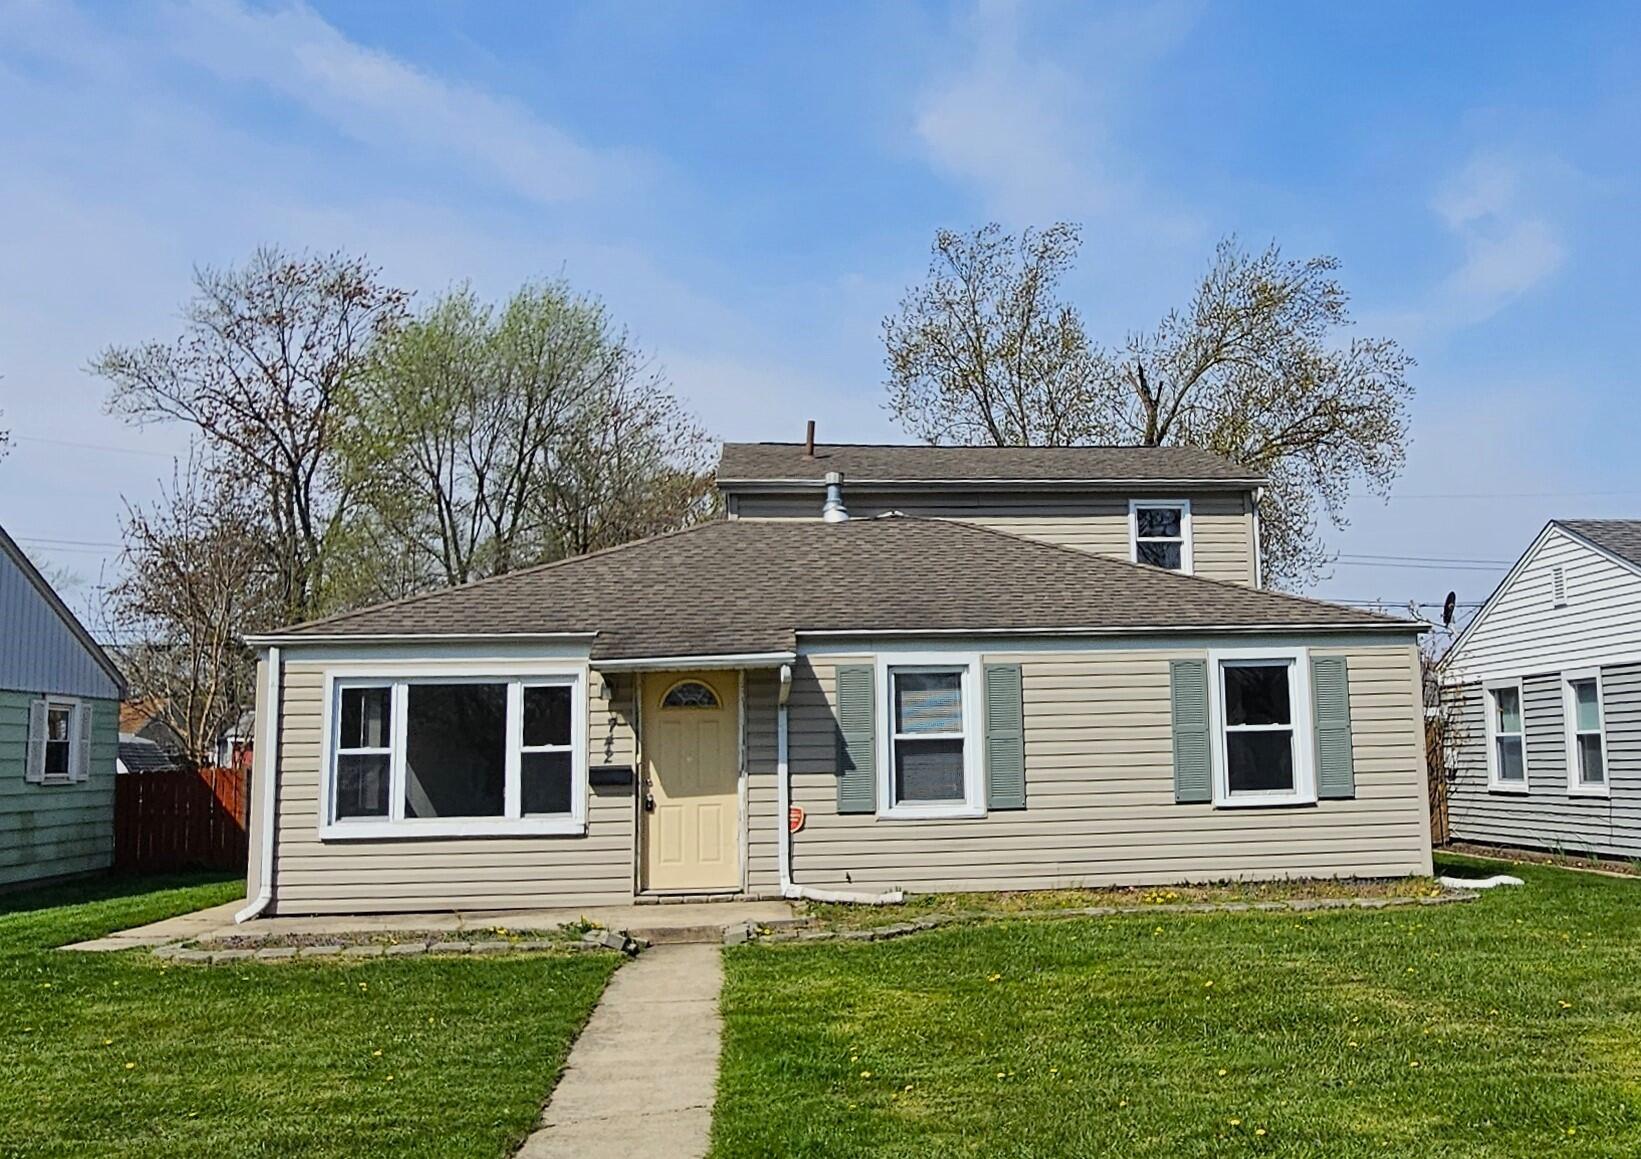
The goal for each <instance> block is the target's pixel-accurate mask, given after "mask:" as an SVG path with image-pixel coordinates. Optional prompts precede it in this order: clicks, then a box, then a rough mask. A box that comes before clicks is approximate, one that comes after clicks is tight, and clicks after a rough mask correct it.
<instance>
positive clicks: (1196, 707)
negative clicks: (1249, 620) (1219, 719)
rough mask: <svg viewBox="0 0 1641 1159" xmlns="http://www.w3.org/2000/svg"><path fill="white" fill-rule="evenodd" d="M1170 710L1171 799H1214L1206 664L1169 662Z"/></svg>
mask: <svg viewBox="0 0 1641 1159" xmlns="http://www.w3.org/2000/svg"><path fill="white" fill-rule="evenodd" d="M1169 682H1170V684H1171V685H1172V700H1173V712H1174V800H1175V801H1177V802H1178V803H1180V804H1182V805H1186V804H1200V803H1203V802H1208V801H1212V800H1213V799H1214V784H1213V761H1212V759H1211V758H1210V756H1209V748H1208V665H1207V662H1206V661H1203V660H1175V661H1174V662H1173V663H1172V664H1170V665H1169Z"/></svg>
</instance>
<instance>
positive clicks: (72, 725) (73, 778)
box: [24, 696, 89, 788]
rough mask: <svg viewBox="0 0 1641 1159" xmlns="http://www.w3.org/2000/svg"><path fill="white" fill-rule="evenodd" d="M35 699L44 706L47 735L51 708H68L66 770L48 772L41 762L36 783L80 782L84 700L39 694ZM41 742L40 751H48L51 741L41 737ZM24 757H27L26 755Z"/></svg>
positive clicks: (46, 784)
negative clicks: (41, 747)
mask: <svg viewBox="0 0 1641 1159" xmlns="http://www.w3.org/2000/svg"><path fill="white" fill-rule="evenodd" d="M36 699H37V700H39V701H40V702H41V703H42V704H44V705H45V706H46V710H45V715H44V721H45V725H46V728H47V736H49V735H50V731H49V730H50V727H51V710H52V709H54V708H66V709H68V771H66V772H63V773H48V772H46V771H45V766H44V765H43V764H42V765H41V769H40V780H39V782H38V784H39V785H40V786H41V787H42V788H45V787H53V786H58V785H74V784H78V783H79V782H80V776H79V769H80V761H81V757H82V754H81V752H80V729H81V725H80V714H81V713H82V712H87V711H89V709H88V708H87V706H86V703H85V701H83V700H81V699H80V698H79V697H77V696H41V697H37V698H36ZM41 743H42V744H44V745H45V746H46V748H44V749H43V750H42V753H44V752H49V751H50V744H51V742H50V741H49V740H48V739H46V738H45V737H42V738H41ZM24 751H25V754H26V752H27V745H26V744H25V746H24ZM25 759H27V758H26V755H25Z"/></svg>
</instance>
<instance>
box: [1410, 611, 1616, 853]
mask: <svg viewBox="0 0 1641 1159" xmlns="http://www.w3.org/2000/svg"><path fill="white" fill-rule="evenodd" d="M1570 584H1571V581H1570V580H1569V586H1570ZM1601 678H1602V687H1603V692H1604V699H1603V702H1602V724H1603V727H1604V728H1605V729H1606V733H1607V776H1608V779H1609V784H1610V786H1611V796H1610V797H1589V796H1578V795H1572V794H1569V793H1568V792H1567V749H1566V739H1565V735H1566V734H1565V731H1564V729H1565V721H1564V719H1563V715H1564V714H1563V701H1562V695H1561V674H1560V672H1555V673H1538V674H1535V675H1532V676H1528V677H1525V678H1524V679H1523V680H1522V704H1523V713H1524V725H1525V728H1526V731H1527V785H1528V791H1527V792H1526V793H1525V794H1523V793H1503V792H1493V791H1490V790H1489V789H1488V787H1487V726H1486V720H1485V717H1484V715H1483V711H1484V704H1485V700H1484V698H1483V689H1482V685H1481V684H1480V683H1474V684H1460V685H1450V686H1448V687H1446V688H1444V689H1443V690H1442V708H1443V711H1444V712H1445V714H1446V716H1447V722H1448V737H1449V740H1448V746H1447V754H1446V755H1447V761H1448V767H1449V778H1450V779H1449V784H1448V817H1449V820H1450V823H1451V828H1452V835H1453V837H1454V839H1456V840H1460V841H1476V842H1482V843H1486V844H1497V845H1515V846H1521V847H1523V848H1529V849H1547V850H1565V851H1567V852H1569V853H1595V854H1601V855H1605V856H1611V857H1641V662H1636V663H1627V664H1618V665H1610V666H1605V667H1603V668H1602V669H1601Z"/></svg>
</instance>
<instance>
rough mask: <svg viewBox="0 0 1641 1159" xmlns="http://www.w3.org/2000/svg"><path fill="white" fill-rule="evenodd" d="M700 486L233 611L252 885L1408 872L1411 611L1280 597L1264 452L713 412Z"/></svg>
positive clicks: (833, 887)
mask: <svg viewBox="0 0 1641 1159" xmlns="http://www.w3.org/2000/svg"><path fill="white" fill-rule="evenodd" d="M719 485H720V487H721V488H722V490H723V493H724V495H725V499H726V507H727V513H728V516H729V517H728V518H725V519H721V520H717V521H714V522H709V523H705V524H702V525H699V526H696V527H692V528H689V529H687V530H684V531H680V532H674V533H672V534H668V535H660V536H656V537H654V538H651V539H647V540H643V541H640V542H637V543H633V544H629V545H626V546H623V547H618V548H614V549H611V550H608V551H603V552H598V553H595V554H592V555H588V556H582V557H579V558H575V559H570V560H565V561H562V562H559V563H554V564H549V565H546V566H543V567H537V568H532V569H528V570H524V571H519V572H515V573H512V574H509V575H506V576H502V577H499V578H496V579H490V580H483V581H480V582H477V583H472V584H467V585H465V586H463V587H458V588H452V589H448V590H444V591H438V592H432V593H428V594H426V595H421V596H416V597H412V598H410V599H405V600H400V601H397V602H394V603H389V604H383V605H380V606H377V607H373V608H366V609H363V610H360V611H356V612H350V613H347V614H344V615H339V616H333V617H331V618H329V619H325V620H320V621H317V622H313V623H307V624H299V625H295V626H293V627H290V628H286V629H284V630H282V631H279V632H277V633H273V634H270V635H268V636H265V637H261V638H259V639H256V640H254V641H252V642H253V643H254V644H255V645H256V646H257V647H259V648H260V649H261V652H262V663H261V665H260V668H259V674H258V697H257V710H256V721H257V727H258V735H257V737H256V746H255V759H256V769H257V773H256V784H257V785H258V790H257V793H256V796H255V798H254V801H253V807H252V818H251V828H252V854H251V875H250V888H251V890H252V902H251V904H250V905H249V906H248V907H247V908H246V910H245V912H244V914H243V916H244V917H247V918H248V917H251V916H253V915H256V914H259V913H281V914H303V913H348V912H371V911H415V910H434V909H440V910H447V909H499V908H506V907H528V906H589V905H600V904H617V903H624V902H632V901H635V900H646V899H656V898H660V897H665V896H677V895H684V896H697V897H755V896H763V897H771V896H784V897H837V896H845V897H861V896H882V895H885V894H892V893H893V892H894V891H896V890H917V891H942V890H990V889H998V890H1002V889H1027V888H1050V887H1074V886H1085V885H1106V884H1113V883H1131V884H1160V883H1167V882H1180V881H1205V880H1218V879H1229V878H1246V879H1270V878H1284V877H1316V876H1324V877H1354V876H1364V877H1392V876H1400V875H1407V874H1419V873H1428V872H1429V871H1430V865H1431V859H1430V840H1429V818H1428V814H1427V810H1426V804H1425V765H1424V747H1423V709H1422V704H1421V695H1420V683H1419V662H1418V653H1417V646H1416V640H1417V635H1418V633H1419V631H1420V629H1421V625H1418V624H1414V623H1411V622H1408V621H1406V620H1398V619H1392V618H1390V617H1386V616H1381V615H1376V614H1371V613H1367V612H1363V611H1358V610H1354V609H1351V608H1344V607H1339V606H1336V605H1333V604H1327V603H1323V602H1320V601H1316V600H1309V599H1302V598H1299V597H1295V596H1290V595H1283V594H1278V593H1274V592H1269V591H1265V590H1262V589H1261V587H1260V582H1259V581H1260V574H1259V561H1258V551H1257V542H1258V539H1257V528H1256V526H1255V517H1254V513H1253V512H1254V502H1255V497H1256V495H1257V493H1258V488H1259V487H1260V485H1261V482H1260V480H1259V479H1257V478H1254V477H1252V476H1251V475H1250V474H1249V472H1247V471H1245V470H1242V469H1240V468H1237V467H1235V466H1234V465H1232V464H1230V463H1227V462H1226V461H1225V460H1223V459H1219V458H1217V457H1215V456H1212V455H1208V454H1205V453H1202V452H1198V451H1190V450H1181V449H1172V450H1170V449H1159V448H1115V449H1114V448H1066V449H1057V450H1042V449H1025V448H1014V449H1007V448H1004V449H999V448H928V447H836V446H834V447H828V446H819V447H813V448H807V449H806V448H805V447H804V446H801V445H797V446H794V445H789V444H788V445H779V444H756V445H744V444H730V445H728V446H726V447H725V448H724V454H723V460H722V463H721V465H720V470H719ZM890 512H897V513H890ZM1136 561H1144V562H1136ZM1208 576H1213V577H1214V578H1207V577H1208ZM270 772H271V773H272V775H268V774H269V773H270Z"/></svg>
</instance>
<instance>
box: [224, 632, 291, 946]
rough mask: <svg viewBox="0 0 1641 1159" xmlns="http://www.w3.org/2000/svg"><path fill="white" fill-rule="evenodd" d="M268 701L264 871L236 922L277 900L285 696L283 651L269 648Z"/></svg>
mask: <svg viewBox="0 0 1641 1159" xmlns="http://www.w3.org/2000/svg"><path fill="white" fill-rule="evenodd" d="M267 664H268V699H267V702H266V703H265V704H262V705H259V706H258V707H259V709H260V711H261V714H262V715H261V717H260V718H259V723H260V724H261V725H262V738H261V740H259V741H258V742H257V746H256V747H257V750H258V751H259V752H260V753H261V754H262V781H261V784H259V785H258V786H257V788H258V789H260V790H261V797H262V800H261V806H262V808H261V819H262V857H261V859H260V866H259V868H260V872H259V873H258V875H257V882H258V887H257V891H256V897H254V898H252V899H251V904H249V905H247V906H246V907H245V908H244V909H242V910H240V911H239V912H238V913H236V914H235V915H234V921H235V923H236V924H237V923H239V922H248V921H250V920H251V919H252V918H254V917H258V916H260V915H261V913H262V911H263V910H265V909H267V908H268V903H269V902H271V901H273V870H274V832H275V830H274V812H275V810H276V809H277V807H278V800H279V798H278V795H277V793H276V792H275V790H276V788H277V782H278V779H279V705H280V701H281V700H282V699H283V696H282V695H281V685H282V676H281V673H280V669H279V649H278V648H277V647H272V648H269V649H268V660H267Z"/></svg>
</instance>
